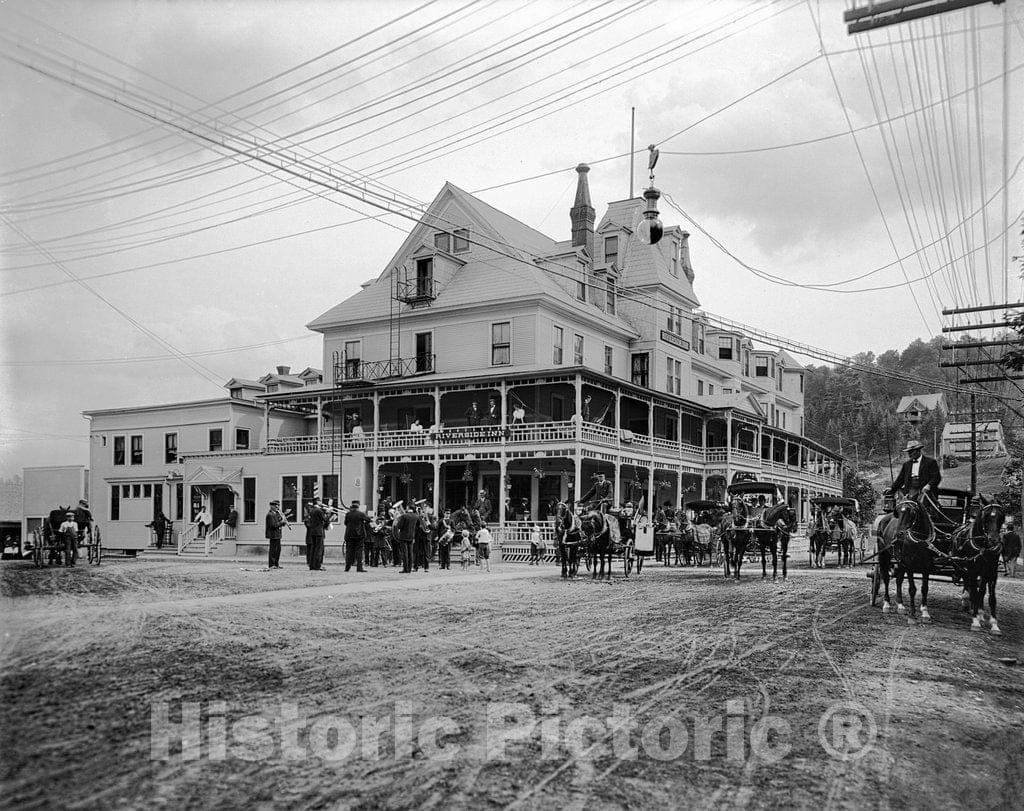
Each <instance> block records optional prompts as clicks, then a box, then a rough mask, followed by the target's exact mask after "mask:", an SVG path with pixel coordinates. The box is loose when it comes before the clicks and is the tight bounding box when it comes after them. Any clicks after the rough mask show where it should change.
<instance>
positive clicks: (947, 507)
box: [864, 487, 973, 606]
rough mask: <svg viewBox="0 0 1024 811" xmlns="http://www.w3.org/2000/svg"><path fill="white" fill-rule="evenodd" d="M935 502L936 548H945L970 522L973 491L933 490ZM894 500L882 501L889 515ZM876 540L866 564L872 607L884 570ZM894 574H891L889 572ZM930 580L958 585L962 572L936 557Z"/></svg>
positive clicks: (932, 515)
mask: <svg viewBox="0 0 1024 811" xmlns="http://www.w3.org/2000/svg"><path fill="white" fill-rule="evenodd" d="M934 501H935V503H936V504H937V505H938V508H939V509H938V511H937V512H936V510H935V509H934V508H929V511H928V514H929V516H930V517H931V519H932V523H933V524H934V526H935V537H936V540H935V545H936V547H937V548H939V549H942V547H943V545H944V541H948V540H949V538H950V536H951V535H952V534H953V533H954V532H956V531H957V530H958V529H960V528H961V527H963V526H964V525H966V524H967V523H968V522H969V521H970V517H971V506H972V504H973V495H972V493H971V491H970V490H955V489H953V488H949V487H939V488H937V489H936V490H935V491H934ZM895 506H896V504H895V499H893V498H892V497H891V496H887V497H886V500H885V501H884V502H883V509H884V510H885V512H887V513H889V512H892V510H893V509H894V508H895ZM872 534H873V535H874V537H875V544H876V546H875V551H874V552H873V553H872V554H871V555H869V556H866V557H865V558H864V562H866V563H870V564H871V570H870V571H869V572H868V573H867V577H868V578H869V579H870V580H871V605H872V606H874V605H875V604H876V603H877V601H878V592H879V589H880V588H881V585H882V570H881V568H880V564H879V561H878V546H877V544H878V541H879V540H880V539H879V538H878V536H877V534H875V532H874V531H873V532H872ZM890 574H891V572H890ZM928 579H929V581H935V580H937V579H938V580H943V581H948V582H950V583H953V584H955V585H959V584H960V583H961V576H960V573H959V572H958V571H957V569H956V567H955V566H953V564H952V563H951V562H950V561H947V560H945V559H943V558H942V557H936V559H935V565H934V569H933V570H932V573H931V574H930V575H929V577H928Z"/></svg>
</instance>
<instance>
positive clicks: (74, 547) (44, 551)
mask: <svg viewBox="0 0 1024 811" xmlns="http://www.w3.org/2000/svg"><path fill="white" fill-rule="evenodd" d="M102 553H103V539H102V537H101V535H100V528H99V527H98V526H96V524H95V523H94V522H93V521H92V515H91V513H89V510H88V509H87V508H82V507H79V508H72V507H70V506H68V507H58V508H57V509H55V510H51V511H50V514H49V515H48V516H47V517H46V518H45V519H43V523H42V526H40V527H39V528H38V529H35V530H33V531H32V562H33V563H34V564H35V565H36V567H37V568H42V567H43V566H53V565H55V566H60V565H64V566H74V565H75V564H76V563H77V562H78V559H79V557H80V556H83V554H84V557H85V559H86V560H87V561H88V563H89V564H90V565H93V564H95V565H96V566H99V565H100V558H101V557H102Z"/></svg>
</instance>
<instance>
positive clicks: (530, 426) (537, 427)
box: [508, 421, 576, 443]
mask: <svg viewBox="0 0 1024 811" xmlns="http://www.w3.org/2000/svg"><path fill="white" fill-rule="evenodd" d="M575 438H576V426H575V424H573V423H572V422H570V421H564V422H535V423H516V424H515V425H510V426H509V427H508V441H509V442H526V443H530V442H566V441H571V440H573V439H575Z"/></svg>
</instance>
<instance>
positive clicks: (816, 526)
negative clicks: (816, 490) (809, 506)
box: [807, 507, 830, 569]
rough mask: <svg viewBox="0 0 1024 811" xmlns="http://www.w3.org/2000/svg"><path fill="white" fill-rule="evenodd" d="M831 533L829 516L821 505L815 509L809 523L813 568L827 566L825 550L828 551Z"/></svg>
mask: <svg viewBox="0 0 1024 811" xmlns="http://www.w3.org/2000/svg"><path fill="white" fill-rule="evenodd" d="M829 534H830V530H829V526H828V518H827V517H826V515H825V510H824V509H822V508H821V507H819V508H818V509H817V510H816V511H815V513H814V517H813V518H812V519H811V523H810V524H808V525H807V539H808V541H809V542H810V548H811V555H812V560H811V568H812V569H814V568H818V569H823V568H825V552H826V551H828V542H829Z"/></svg>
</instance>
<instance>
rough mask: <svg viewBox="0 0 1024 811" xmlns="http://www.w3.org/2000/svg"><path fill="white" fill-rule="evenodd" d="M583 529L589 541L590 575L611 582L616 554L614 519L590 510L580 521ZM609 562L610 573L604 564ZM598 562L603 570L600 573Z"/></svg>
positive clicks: (592, 577) (587, 552) (587, 551)
mask: <svg viewBox="0 0 1024 811" xmlns="http://www.w3.org/2000/svg"><path fill="white" fill-rule="evenodd" d="M580 525H581V528H582V530H583V537H584V538H586V542H587V550H586V554H587V560H588V562H589V564H590V577H591V579H594V578H602V579H605V580H607V581H608V582H611V579H612V557H613V555H614V554H615V544H614V540H613V538H612V519H609V518H608V516H607V515H605V514H604V513H602V512H599V511H597V510H590V511H589V512H588V513H587V514H586V515H584V516H583V518H582V520H581V521H580ZM606 561H607V563H608V574H607V575H606V574H605V570H604V565H605V562H606ZM598 564H600V566H601V572H600V574H598V571H597V567H598Z"/></svg>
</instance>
